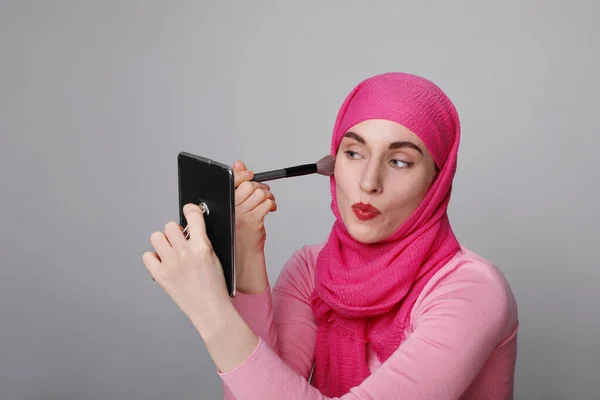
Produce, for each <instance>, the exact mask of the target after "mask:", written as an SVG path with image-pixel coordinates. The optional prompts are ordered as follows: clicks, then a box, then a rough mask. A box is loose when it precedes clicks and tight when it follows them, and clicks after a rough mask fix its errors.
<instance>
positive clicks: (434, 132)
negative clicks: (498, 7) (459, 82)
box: [311, 73, 460, 397]
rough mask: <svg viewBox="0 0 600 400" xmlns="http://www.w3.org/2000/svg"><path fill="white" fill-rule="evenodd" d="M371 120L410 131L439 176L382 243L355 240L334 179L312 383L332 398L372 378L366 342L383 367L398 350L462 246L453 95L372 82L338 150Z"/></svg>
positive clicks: (405, 81) (338, 126)
mask: <svg viewBox="0 0 600 400" xmlns="http://www.w3.org/2000/svg"><path fill="white" fill-rule="evenodd" d="M368 119H387V120H391V121H395V122H397V123H399V124H401V125H403V126H405V127H406V128H408V129H410V130H411V131H412V132H413V133H415V134H416V135H417V136H418V137H419V138H420V139H421V140H422V141H423V143H424V144H425V146H426V147H427V149H428V150H429V152H430V153H431V155H432V156H433V159H434V161H435V163H436V164H437V166H438V167H439V169H440V172H439V175H438V177H437V178H436V180H435V182H434V183H433V185H432V186H431V187H430V189H429V191H428V192H427V194H426V196H425V198H424V199H423V201H422V202H421V204H420V205H419V207H418V208H417V209H416V210H415V211H414V212H413V213H412V214H411V216H410V217H409V218H408V219H407V220H406V221H405V222H404V223H403V224H402V225H401V226H400V227H399V228H398V229H397V231H396V232H395V233H393V234H392V235H391V236H390V237H389V238H387V239H386V240H384V241H382V242H379V243H376V244H363V243H360V242H358V241H356V240H355V239H353V238H352V237H351V236H350V235H349V233H348V231H347V230H346V228H345V226H344V224H343V222H342V219H341V217H340V214H339V210H338V208H337V200H336V191H335V186H336V185H335V178H334V177H331V196H332V201H331V209H332V211H333V213H334V215H335V217H336V221H335V223H334V225H333V228H332V231H331V233H330V236H329V238H328V240H327V242H326V244H325V247H324V248H323V250H322V251H321V252H320V254H319V256H318V258H317V265H316V277H315V284H316V287H315V290H314V292H313V295H312V298H311V304H312V308H313V311H314V314H315V316H316V319H317V323H318V329H317V342H316V362H315V371H314V377H313V378H314V379H313V384H314V386H315V387H317V388H318V389H319V390H320V391H321V393H323V394H324V395H327V396H331V397H334V396H341V395H343V394H344V393H347V392H348V391H349V390H350V389H351V388H352V387H354V386H357V385H359V384H360V383H361V382H362V381H363V380H364V379H365V378H366V377H367V376H368V375H369V374H370V372H369V369H368V366H367V344H368V343H370V344H371V346H372V347H373V349H374V350H375V352H376V353H377V355H378V357H379V359H380V360H381V362H384V361H385V360H387V358H388V357H389V356H390V355H391V354H392V353H393V352H394V351H395V350H396V349H397V348H398V346H399V345H400V343H401V342H402V341H403V340H404V329H405V328H406V327H407V325H408V323H409V317H410V312H411V309H412V306H413V305H414V303H415V301H416V299H417V297H418V296H419V293H420V292H421V290H422V289H423V287H424V286H425V284H426V283H427V281H428V280H429V279H430V278H431V277H432V275H433V274H435V273H436V272H437V271H438V270H439V269H440V268H441V267H442V266H444V265H445V264H446V263H447V262H448V261H449V260H450V259H451V258H452V257H453V256H454V255H455V254H456V252H457V251H458V247H459V244H458V241H457V239H456V237H455V236H454V233H453V232H452V229H451V227H450V223H449V220H448V216H447V213H446V211H447V207H448V202H449V200H450V193H451V188H452V180H453V178H454V174H455V171H456V161H457V153H458V144H459V137H460V124H459V119H458V114H457V112H456V109H455V108H454V105H453V104H452V102H451V101H450V99H448V97H447V96H446V95H445V94H444V93H443V92H442V90H441V89H440V88H439V87H437V86H436V85H435V84H433V83H432V82H430V81H428V80H426V79H424V78H422V77H419V76H415V75H411V74H407V73H386V74H381V75H377V76H374V77H372V78H369V79H366V80H364V81H363V82H361V83H359V84H358V85H357V86H356V87H355V88H354V89H353V90H352V92H351V93H350V94H349V95H348V97H347V98H346V100H345V101H344V103H343V104H342V106H341V108H340V110H339V113H338V116H337V119H336V121H335V125H334V130H333V137H332V143H331V153H332V154H333V155H336V154H337V150H338V147H339V145H340V142H341V140H342V138H343V136H344V134H345V133H346V132H347V131H348V129H349V128H351V127H352V126H354V125H355V124H357V123H359V122H361V121H364V120H368Z"/></svg>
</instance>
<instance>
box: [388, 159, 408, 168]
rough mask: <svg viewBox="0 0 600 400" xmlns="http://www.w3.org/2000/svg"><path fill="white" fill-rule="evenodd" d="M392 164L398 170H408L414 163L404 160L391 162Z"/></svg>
mask: <svg viewBox="0 0 600 400" xmlns="http://www.w3.org/2000/svg"><path fill="white" fill-rule="evenodd" d="M390 162H391V163H392V165H393V166H394V167H396V168H400V169H403V168H408V167H411V166H412V165H413V163H411V162H407V161H402V160H391V161H390Z"/></svg>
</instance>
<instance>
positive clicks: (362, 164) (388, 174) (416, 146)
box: [334, 119, 437, 243]
mask: <svg viewBox="0 0 600 400" xmlns="http://www.w3.org/2000/svg"><path fill="white" fill-rule="evenodd" d="M334 176H335V181H336V191H337V206H338V209H339V212H340V216H341V217H342V221H343V222H344V224H345V226H346V229H347V230H348V232H349V233H350V235H351V236H352V237H353V238H354V239H355V240H357V241H359V242H362V243H375V242H379V241H382V240H384V239H386V238H387V237H389V236H390V235H392V234H393V233H394V232H395V231H396V230H397V229H398V227H399V226H400V225H401V224H402V223H403V222H404V221H405V220H406V219H407V218H408V217H409V216H410V214H411V213H412V212H413V211H414V210H415V209H416V208H417V207H418V206H419V204H420V203H421V201H422V200H423V198H424V197H425V194H426V193H427V190H428V189H429V187H430V186H431V185H432V184H433V182H434V180H435V178H436V176H437V169H436V167H435V162H434V161H433V158H432V157H431V155H430V154H429V152H428V151H427V149H426V148H425V145H424V144H423V142H422V141H421V140H420V139H419V138H418V137H417V135H415V134H414V133H412V132H411V131H410V130H409V129H407V128H406V127H404V126H403V125H400V124H398V123H396V122H392V121H388V120H382V119H372V120H366V121H363V122H361V123H359V124H356V125H355V126H353V127H352V128H350V129H349V130H348V132H346V134H345V135H344V138H343V139H342V141H341V143H340V147H339V150H338V153H337V157H336V163H335V171H334Z"/></svg>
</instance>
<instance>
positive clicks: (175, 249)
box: [143, 73, 518, 400]
mask: <svg viewBox="0 0 600 400" xmlns="http://www.w3.org/2000/svg"><path fill="white" fill-rule="evenodd" d="M459 137H460V125H459V119H458V115H457V112H456V110H455V108H454V106H453V104H452V103H451V101H450V100H449V99H448V98H447V96H446V95H445V94H444V93H443V92H442V91H441V90H440V89H439V88H438V87H437V86H436V85H435V84H433V83H432V82H430V81H428V80H426V79H424V78H421V77H418V76H415V75H411V74H405V73H387V74H381V75H377V76H374V77H372V78H369V79H367V80H365V81H363V82H361V83H360V84H359V85H357V86H356V87H355V88H354V89H353V90H352V92H351V93H350V94H349V95H348V97H347V98H346V100H345V101H344V103H343V104H342V106H341V108H340V111H339V114H338V116H337V119H336V122H335V126H334V130H333V137H332V145H331V152H332V154H334V155H335V156H336V164H335V172H334V175H333V176H332V177H331V195H332V201H331V208H332V211H333V213H334V215H335V217H336V221H335V223H334V225H333V228H332V230H331V233H330V235H329V238H328V240H327V242H326V243H324V244H319V245H310V246H304V247H303V248H301V249H300V250H299V251H297V252H296V253H295V254H294V255H293V256H292V257H291V259H290V260H289V262H288V263H287V264H286V266H285V267H284V269H283V270H282V272H281V275H280V276H279V278H278V279H277V283H276V284H275V286H274V288H273V292H271V290H270V286H269V283H268V280H267V274H266V268H265V258H264V251H263V249H264V240H265V232H264V226H263V218H264V217H265V215H266V214H268V213H269V212H271V211H275V210H276V203H275V199H274V197H273V195H272V194H271V192H270V190H269V187H268V186H266V185H263V184H259V183H255V182H251V181H249V180H250V179H251V177H252V173H251V172H250V171H247V170H246V168H245V166H244V165H243V163H236V165H234V170H235V171H236V183H235V185H236V187H237V189H236V204H237V205H236V213H237V216H236V223H237V235H238V236H237V237H238V248H237V249H236V251H237V256H238V261H239V263H238V267H239V270H240V275H239V276H238V290H239V294H238V295H237V296H236V298H234V299H233V300H230V299H229V298H228V296H227V291H226V289H225V284H224V281H223V275H222V272H221V267H220V264H219V261H218V259H217V257H216V256H215V254H214V252H213V251H212V249H211V245H210V242H209V240H208V239H207V237H206V233H205V230H204V225H203V222H204V220H203V216H202V212H201V211H200V209H199V207H197V206H195V205H191V204H190V205H186V207H185V209H184V212H185V215H186V217H187V221H188V223H189V228H188V229H189V231H190V239H189V241H186V240H185V238H184V236H183V234H182V232H181V227H180V226H179V225H177V224H176V223H174V222H171V223H169V224H167V226H166V228H165V233H164V234H163V233H160V232H157V233H154V234H153V235H152V237H151V242H152V244H153V246H154V248H155V250H156V253H146V254H145V255H144V257H143V260H144V263H145V265H146V267H147V268H148V270H149V271H150V273H151V274H152V276H153V277H154V278H155V279H156V281H157V282H158V283H159V284H160V285H161V286H162V287H163V288H164V290H165V291H166V292H167V293H168V294H169V295H170V296H171V297H172V298H173V300H174V301H175V302H176V303H177V304H178V305H179V307H180V308H181V309H182V310H183V312H184V313H186V315H187V316H188V317H189V318H190V320H191V321H192V323H193V324H194V326H195V327H196V329H197V330H198V332H199V333H200V335H201V337H202V339H203V340H204V342H205V344H206V346H207V348H208V351H209V353H210V355H211V357H212V358H213V360H214V362H215V364H216V366H217V368H218V373H219V375H220V377H221V379H222V380H223V383H224V386H223V387H224V392H225V398H227V399H261V400H267V399H326V398H342V399H436V400H440V399H486V400H494V399H503V400H504V399H511V398H512V394H513V376H514V367H515V359H516V332H517V328H518V320H517V309H516V303H515V300H514V297H513V295H512V293H511V290H510V287H509V285H508V283H507V282H506V280H505V279H504V277H503V275H502V274H501V272H500V271H499V270H497V269H496V268H495V267H494V266H493V265H491V264H490V263H489V262H488V261H486V260H485V259H484V258H482V257H481V256H479V255H477V254H475V253H473V252H472V251H470V250H468V249H467V248H465V247H464V246H463V245H461V244H460V243H459V242H458V240H457V239H456V237H455V236H454V233H453V231H452V229H451V226H450V223H449V219H448V216H447V207H448V202H449V200H450V192H451V187H452V180H453V177H454V174H455V170H456V161H457V152H458V144H459Z"/></svg>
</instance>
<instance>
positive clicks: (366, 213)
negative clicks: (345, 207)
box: [352, 203, 381, 221]
mask: <svg viewBox="0 0 600 400" xmlns="http://www.w3.org/2000/svg"><path fill="white" fill-rule="evenodd" d="M352 211H353V212H354V215H356V218H358V219H360V220H361V221H368V220H370V219H373V218H375V217H377V216H379V215H381V211H379V210H378V209H377V208H375V207H373V206H372V205H370V204H365V203H356V204H353V205H352Z"/></svg>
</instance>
